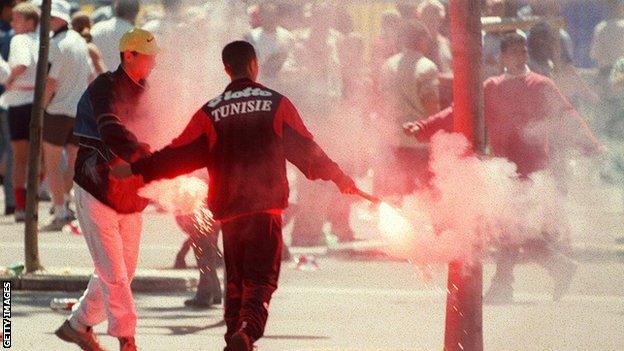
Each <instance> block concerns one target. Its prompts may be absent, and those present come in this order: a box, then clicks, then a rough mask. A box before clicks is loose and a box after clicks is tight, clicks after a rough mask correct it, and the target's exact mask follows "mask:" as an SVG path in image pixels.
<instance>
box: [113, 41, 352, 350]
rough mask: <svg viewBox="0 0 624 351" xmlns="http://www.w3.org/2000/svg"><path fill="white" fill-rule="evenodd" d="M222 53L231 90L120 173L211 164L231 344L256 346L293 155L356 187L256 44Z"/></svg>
mask: <svg viewBox="0 0 624 351" xmlns="http://www.w3.org/2000/svg"><path fill="white" fill-rule="evenodd" d="M222 59H223V63H224V65H225V70H226V72H227V73H228V75H229V76H230V77H231V79H232V82H231V83H230V84H229V85H228V86H227V88H225V91H224V92H223V94H221V95H219V96H217V97H216V98H214V99H212V100H210V101H208V103H206V104H205V105H204V106H203V107H202V108H201V109H199V111H197V113H195V115H194V116H193V118H192V119H191V121H190V122H189V124H188V126H187V127H186V129H185V130H184V131H183V132H182V134H181V135H180V136H179V137H178V138H176V139H175V140H174V141H173V142H172V143H171V144H170V145H169V146H167V147H165V148H164V149H162V150H160V151H158V152H155V153H154V154H153V155H151V156H149V157H147V158H144V159H141V160H139V161H137V162H134V163H132V164H131V165H128V164H123V165H120V166H117V167H114V168H113V170H112V173H113V175H115V176H116V177H119V178H124V177H129V176H131V174H135V175H141V176H142V177H143V179H144V181H145V182H151V181H153V180H156V179H161V178H173V177H176V176H179V175H181V174H184V173H188V172H191V171H193V170H195V169H198V168H201V167H207V168H208V173H209V178H210V179H209V191H208V205H209V208H210V210H211V211H212V212H213V214H214V218H215V220H219V221H221V223H222V231H223V246H224V258H225V267H226V272H227V274H226V275H227V289H226V292H227V293H226V294H227V296H226V301H225V321H226V324H227V333H226V335H225V341H226V343H227V347H226V348H225V350H231V351H239V350H241V351H242V350H244V351H247V350H252V348H253V343H254V342H255V341H256V340H258V339H259V338H260V337H262V335H263V333H264V327H265V324H266V320H267V316H268V308H269V302H270V299H271V295H272V294H273V292H274V291H275V289H276V288H277V281H278V276H279V270H280V261H281V260H280V255H281V251H282V232H281V231H282V221H281V213H282V210H283V209H284V208H285V207H286V206H287V204H288V191H289V189H288V182H287V180H286V160H288V161H290V162H292V163H293V164H295V165H296V166H297V167H298V168H299V169H300V170H301V171H302V172H303V173H304V174H305V175H306V177H308V178H309V179H323V180H331V181H333V182H334V183H336V185H338V187H339V188H340V190H341V191H342V192H343V193H354V192H355V191H356V190H357V188H356V187H355V184H354V182H353V180H352V179H351V178H350V177H348V176H347V175H345V174H344V173H343V172H342V171H341V170H340V168H339V167H338V165H337V164H336V163H334V162H333V161H332V160H331V159H330V158H329V157H327V155H326V154H325V153H324V152H323V150H322V149H321V148H320V147H319V146H318V145H317V144H316V143H315V142H314V140H313V139H312V135H311V134H310V132H309V131H308V130H307V129H306V127H305V126H304V124H303V122H302V120H301V118H300V117H299V114H298V113H297V110H296V109H295V107H294V106H293V104H292V103H291V102H290V100H289V99H288V98H287V97H285V96H283V95H281V94H279V93H278V92H276V91H273V90H271V89H269V88H267V87H265V86H262V85H260V84H258V83H256V82H255V80H256V77H257V75H258V64H257V60H256V54H255V51H254V49H253V46H252V45H251V44H249V43H248V42H245V41H235V42H232V43H230V44H228V45H226V46H225V48H224V49H223V52H222Z"/></svg>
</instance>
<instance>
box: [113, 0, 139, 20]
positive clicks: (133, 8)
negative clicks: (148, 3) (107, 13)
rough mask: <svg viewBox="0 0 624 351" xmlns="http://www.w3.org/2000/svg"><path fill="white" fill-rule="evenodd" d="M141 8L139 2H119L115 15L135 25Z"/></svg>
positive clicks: (130, 0)
mask: <svg viewBox="0 0 624 351" xmlns="http://www.w3.org/2000/svg"><path fill="white" fill-rule="evenodd" d="M140 7H141V3H140V2H139V0H119V1H117V3H116V5H115V15H116V16H117V17H121V18H123V19H125V20H128V21H130V22H132V23H134V21H135V20H136V18H137V16H138V14H139V8H140Z"/></svg>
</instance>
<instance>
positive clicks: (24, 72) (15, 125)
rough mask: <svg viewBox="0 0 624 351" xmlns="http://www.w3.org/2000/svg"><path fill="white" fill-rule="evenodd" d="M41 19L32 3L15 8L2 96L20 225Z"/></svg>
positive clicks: (24, 197)
mask: <svg viewBox="0 0 624 351" xmlns="http://www.w3.org/2000/svg"><path fill="white" fill-rule="evenodd" d="M39 17H40V11H39V8H38V7H37V6H35V5H33V4H31V3H20V4H18V5H16V6H15V7H14V8H13V18H12V20H11V27H13V30H15V33H16V35H15V36H14V37H13V39H11V48H10V52H9V60H8V62H9V66H10V67H11V73H10V74H9V77H8V79H7V81H6V83H5V88H6V91H5V93H4V94H3V96H2V99H3V102H4V103H5V104H6V105H7V106H8V119H9V133H10V135H11V148H12V149H13V184H14V186H15V190H14V191H15V220H16V221H17V222H23V221H24V219H25V215H26V212H25V209H26V162H27V159H28V145H29V139H30V136H29V134H30V133H29V126H30V115H31V112H32V106H33V100H34V91H35V80H36V76H37V59H38V58H39V38H38V36H37V33H36V32H35V30H36V28H37V25H38V24H39Z"/></svg>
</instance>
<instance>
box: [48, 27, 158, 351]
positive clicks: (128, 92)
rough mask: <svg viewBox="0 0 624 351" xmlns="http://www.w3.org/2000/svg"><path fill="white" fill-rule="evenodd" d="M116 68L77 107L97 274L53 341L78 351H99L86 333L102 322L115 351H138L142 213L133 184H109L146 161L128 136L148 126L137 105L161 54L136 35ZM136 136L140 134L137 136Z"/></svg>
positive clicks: (84, 217) (86, 223)
mask: <svg viewBox="0 0 624 351" xmlns="http://www.w3.org/2000/svg"><path fill="white" fill-rule="evenodd" d="M119 51H120V55H121V65H120V66H119V68H117V70H116V71H114V72H107V73H104V74H102V75H100V76H99V77H97V78H96V79H95V80H94V81H93V82H92V83H91V84H90V85H89V87H88V88H87V90H86V91H85V93H84V94H83V95H82V97H81V99H80V102H79V103H78V113H77V115H76V124H75V126H74V134H76V135H77V136H79V137H80V144H79V145H80V146H79V150H78V156H77V158H76V168H75V176H74V182H75V187H74V191H75V196H76V208H77V215H78V220H79V222H80V227H81V228H82V231H83V234H84V237H85V240H86V242H87V246H88V248H89V252H90V253H91V257H92V258H93V263H94V266H95V273H94V274H93V276H92V277H91V280H90V281H89V285H88V287H87V290H86V291H85V292H84V294H83V295H82V297H81V298H80V300H79V301H78V303H77V304H76V305H75V306H74V307H73V309H72V313H71V315H70V316H69V318H68V319H67V321H65V323H64V324H63V325H62V326H61V327H60V328H59V329H58V330H57V331H56V335H57V336H58V337H59V338H61V339H63V340H65V341H67V342H71V343H75V344H77V345H78V346H80V347H81V348H82V349H83V350H102V348H101V347H100V345H99V343H98V341H97V339H96V338H95V336H94V334H93V330H92V327H93V326H94V325H96V324H99V323H101V322H103V321H105V320H108V334H109V335H111V336H114V337H117V338H119V341H120V350H121V351H133V350H136V344H135V339H134V336H135V333H136V322H137V315H136V309H135V306H134V299H133V297H132V291H131V290H130V283H131V282H132V279H133V277H134V272H135V268H136V263H137V259H138V254H139V242H140V235H141V226H142V218H141V212H142V211H143V209H144V208H145V206H146V205H147V200H145V199H143V198H141V197H139V196H138V195H137V190H138V188H140V187H141V186H142V180H141V179H140V178H139V177H133V178H129V179H125V180H115V179H113V178H109V170H110V167H111V165H113V164H115V163H118V162H121V160H123V161H125V162H134V161H137V160H138V159H139V158H140V157H142V156H146V155H149V146H148V145H146V144H143V143H140V142H139V141H138V139H137V137H136V136H135V134H137V131H136V130H133V129H132V126H133V125H137V123H136V122H138V121H139V120H140V119H143V118H146V116H147V115H148V111H143V110H142V107H141V106H144V105H146V104H142V103H141V100H142V97H143V95H144V94H143V93H144V92H145V80H146V79H147V77H148V76H149V74H150V73H151V71H152V69H153V67H154V63H155V58H156V54H157V53H158V51H159V48H158V46H157V45H156V42H155V39H154V36H153V35H152V34H151V33H150V32H147V31H145V30H142V29H138V28H134V29H132V30H130V31H129V32H127V33H126V34H124V35H123V37H122V38H121V40H120V42H119ZM139 136H140V134H139Z"/></svg>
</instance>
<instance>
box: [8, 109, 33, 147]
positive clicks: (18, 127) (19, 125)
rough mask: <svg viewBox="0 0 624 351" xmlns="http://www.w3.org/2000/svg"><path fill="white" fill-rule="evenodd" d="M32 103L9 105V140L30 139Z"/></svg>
mask: <svg viewBox="0 0 624 351" xmlns="http://www.w3.org/2000/svg"><path fill="white" fill-rule="evenodd" d="M32 107H33V105H32V104H28V105H20V106H11V107H9V114H8V116H9V134H11V141H19V140H30V114H31V112H32Z"/></svg>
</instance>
